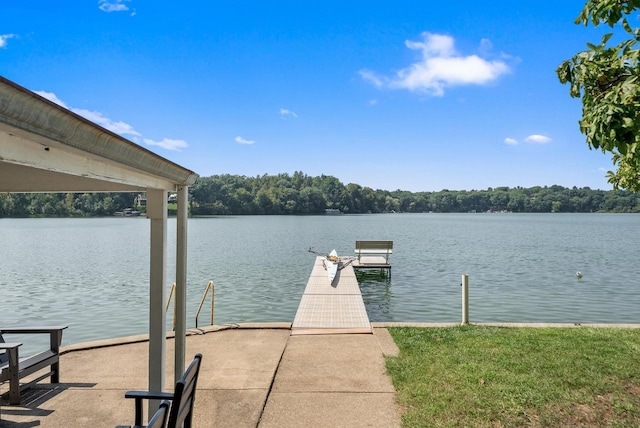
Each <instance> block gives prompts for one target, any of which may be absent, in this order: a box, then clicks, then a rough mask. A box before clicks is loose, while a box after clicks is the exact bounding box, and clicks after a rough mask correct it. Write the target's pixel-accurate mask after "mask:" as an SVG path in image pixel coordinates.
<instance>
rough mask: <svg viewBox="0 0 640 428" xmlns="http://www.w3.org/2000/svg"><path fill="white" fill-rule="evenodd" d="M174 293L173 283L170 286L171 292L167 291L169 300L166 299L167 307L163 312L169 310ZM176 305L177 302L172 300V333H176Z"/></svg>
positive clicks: (174, 286) (174, 285) (174, 284)
mask: <svg viewBox="0 0 640 428" xmlns="http://www.w3.org/2000/svg"><path fill="white" fill-rule="evenodd" d="M175 291H176V283H175V282H174V283H173V284H171V291H169V298H168V299H167V307H166V308H164V311H165V312H166V311H168V310H169V303H171V297H172V296H173V293H174V292H175ZM177 304H178V302H177V301H176V299H173V331H176V309H177V308H176V305H177Z"/></svg>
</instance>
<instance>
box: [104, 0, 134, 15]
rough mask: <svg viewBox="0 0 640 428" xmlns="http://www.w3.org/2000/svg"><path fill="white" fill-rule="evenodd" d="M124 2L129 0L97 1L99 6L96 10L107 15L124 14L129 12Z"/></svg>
mask: <svg viewBox="0 0 640 428" xmlns="http://www.w3.org/2000/svg"><path fill="white" fill-rule="evenodd" d="M124 1H130V0H99V1H98V4H99V5H100V6H98V8H99V9H100V10H101V11H103V12H107V13H109V12H126V11H128V10H129V7H128V6H127V5H126V4H124V3H123V2H124ZM133 14H134V15H135V12H133ZM132 16H133V15H132Z"/></svg>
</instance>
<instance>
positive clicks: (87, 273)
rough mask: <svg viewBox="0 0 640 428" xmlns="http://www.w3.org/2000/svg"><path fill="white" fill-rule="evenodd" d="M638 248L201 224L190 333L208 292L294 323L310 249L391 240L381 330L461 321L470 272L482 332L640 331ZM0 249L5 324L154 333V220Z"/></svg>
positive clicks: (50, 222) (575, 222)
mask: <svg viewBox="0 0 640 428" xmlns="http://www.w3.org/2000/svg"><path fill="white" fill-rule="evenodd" d="M169 226H170V235H169V239H168V241H169V254H168V258H169V263H170V265H169V268H168V272H167V273H168V282H169V284H168V285H170V283H171V282H173V278H174V277H175V254H174V248H175V219H170V220H169ZM639 237H640V215H632V214H629V215H626V214H610V215H609V214H386V215H382V214H380V215H358V216H350V215H340V216H247V217H211V218H193V219H190V221H189V236H188V245H189V261H188V287H189V290H188V296H187V299H188V303H187V316H188V318H187V326H188V327H192V326H194V325H195V312H196V309H197V306H198V304H199V303H200V299H201V297H202V293H203V291H204V288H205V286H206V284H207V282H208V281H210V280H213V281H214V283H215V289H216V294H215V296H216V300H215V323H216V324H223V323H233V322H248V321H257V322H264V321H288V322H291V321H293V318H294V315H295V312H296V309H297V306H298V303H299V301H300V298H301V296H302V293H303V291H304V288H305V286H306V283H307V279H308V277H309V274H310V272H311V268H312V265H313V262H314V257H315V256H314V255H313V254H311V253H309V252H308V251H307V250H308V249H309V248H310V247H313V248H314V249H316V250H318V251H323V252H328V251H330V250H331V249H332V248H335V249H336V250H337V251H338V253H339V254H341V255H349V256H351V255H353V248H354V242H355V241H356V240H358V239H390V240H393V241H394V250H393V251H394V253H393V255H392V257H391V263H392V265H393V269H392V277H391V280H389V281H387V280H365V281H363V282H361V289H362V293H363V297H364V300H365V305H366V307H367V311H368V313H369V318H370V319H371V321H419V322H435V321H446V322H459V321H460V320H461V307H460V306H461V303H460V301H461V288H460V279H461V275H462V274H469V276H470V320H471V321H472V322H498V321H504V322H571V323H574V322H575V323H590V322H597V323H640V311H639V310H638V308H639V307H640V293H639V286H640V282H639V278H640V263H638V262H637V254H638V248H639V245H638V238H639ZM0 239H1V242H2V245H1V247H0V325H1V326H13V325H18V324H29V325H36V324H68V325H69V329H68V330H66V331H65V333H64V340H63V343H64V344H71V343H77V342H83V341H88V340H95V339H103V338H111V337H118V336H125V335H132V334H141V333H146V332H147V322H148V300H149V299H148V294H149V293H148V278H149V221H148V220H147V219H145V218H95V219H0ZM577 271H580V272H582V274H583V277H582V279H578V278H577V277H576V272H577ZM208 302H209V300H207V303H206V304H205V308H204V310H203V314H201V319H200V325H204V324H206V323H207V320H208V312H209V306H208ZM170 312H172V311H171V310H170ZM171 316H172V313H170V314H168V317H167V319H168V323H169V322H170V319H171Z"/></svg>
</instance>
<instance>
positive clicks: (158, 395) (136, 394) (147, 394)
mask: <svg viewBox="0 0 640 428" xmlns="http://www.w3.org/2000/svg"><path fill="white" fill-rule="evenodd" d="M124 398H134V399H135V400H136V402H135V408H136V415H135V418H134V420H135V422H134V424H135V426H139V425H140V426H141V425H142V400H173V398H174V394H173V393H172V392H161V391H127V392H125V393H124Z"/></svg>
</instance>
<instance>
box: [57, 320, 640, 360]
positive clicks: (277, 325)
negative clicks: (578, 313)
mask: <svg viewBox="0 0 640 428" xmlns="http://www.w3.org/2000/svg"><path fill="white" fill-rule="evenodd" d="M291 324H292V323H290V322H249V323H230V324H215V325H211V326H206V327H202V328H190V329H187V336H200V335H205V334H207V333H215V332H218V331H223V330H230V329H238V330H290V329H291ZM468 325H469V326H478V327H502V328H624V329H640V324H602V323H589V324H581V323H544V322H540V323H531V322H525V323H515V322H490V323H485V322H478V323H474V322H472V323H469V324H468ZM459 326H462V324H460V323H455V322H372V323H371V327H372V328H373V329H374V331H375V330H379V329H386V328H390V327H415V328H446V327H459ZM374 334H376V333H374ZM174 337H175V332H173V331H169V332H167V339H173V338H174ZM148 340H149V335H148V334H140V335H134V336H123V337H116V338H111V339H100V340H93V341H89V342H80V343H74V344H71V345H66V346H62V347H61V348H60V355H63V354H67V353H69V352H75V351H86V350H91V349H99V348H107V347H112V346H120V345H128V344H132V343H142V342H147V341H148Z"/></svg>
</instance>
